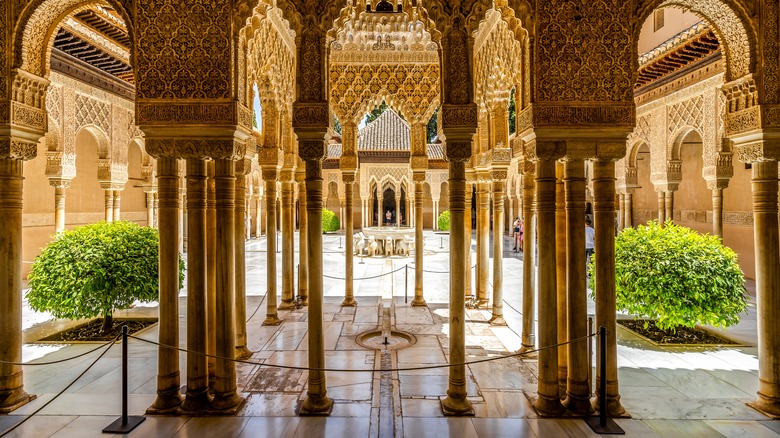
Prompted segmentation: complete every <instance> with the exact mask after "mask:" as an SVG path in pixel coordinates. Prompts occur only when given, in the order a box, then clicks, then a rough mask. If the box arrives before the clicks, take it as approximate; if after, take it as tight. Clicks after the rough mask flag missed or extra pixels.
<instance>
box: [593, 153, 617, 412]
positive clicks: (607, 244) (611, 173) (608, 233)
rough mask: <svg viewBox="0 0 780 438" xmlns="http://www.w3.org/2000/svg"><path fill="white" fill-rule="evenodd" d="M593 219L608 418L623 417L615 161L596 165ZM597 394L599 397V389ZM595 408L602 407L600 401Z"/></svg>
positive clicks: (600, 161)
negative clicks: (617, 282)
mask: <svg viewBox="0 0 780 438" xmlns="http://www.w3.org/2000/svg"><path fill="white" fill-rule="evenodd" d="M593 216H594V218H595V227H594V228H595V231H596V238H595V240H596V251H595V259H596V325H597V326H598V327H602V326H603V327H606V328H607V345H606V348H607V388H606V389H607V414H608V415H610V416H619V415H621V414H623V412H625V410H624V409H623V406H622V405H621V404H620V392H619V388H618V374H617V323H616V317H615V314H616V303H615V301H616V295H615V293H616V292H615V163H614V162H613V161H606V160H604V161H602V160H594V161H593ZM598 348H602V347H601V346H599V347H598ZM597 357H600V356H597ZM597 370H598V372H597V375H596V382H597V385H598V382H600V380H599V377H600V375H601V371H600V368H597ZM596 393H597V394H598V389H597V391H596ZM594 406H598V400H596V403H595V405H594Z"/></svg>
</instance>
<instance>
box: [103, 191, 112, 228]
mask: <svg viewBox="0 0 780 438" xmlns="http://www.w3.org/2000/svg"><path fill="white" fill-rule="evenodd" d="M104 191H105V215H104V217H105V221H106V222H113V221H114V191H113V190H104Z"/></svg>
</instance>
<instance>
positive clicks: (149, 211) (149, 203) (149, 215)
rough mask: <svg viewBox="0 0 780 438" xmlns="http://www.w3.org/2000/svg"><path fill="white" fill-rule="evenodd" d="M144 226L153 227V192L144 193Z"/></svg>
mask: <svg viewBox="0 0 780 438" xmlns="http://www.w3.org/2000/svg"><path fill="white" fill-rule="evenodd" d="M146 226H147V227H153V226H154V192H147V193H146Z"/></svg>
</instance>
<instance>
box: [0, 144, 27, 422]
mask: <svg viewBox="0 0 780 438" xmlns="http://www.w3.org/2000/svg"><path fill="white" fill-rule="evenodd" d="M32 150H33V151H34V150H35V149H34V148H33V149H32ZM30 158H34V155H33V156H32V157H30ZM23 167H24V162H23V161H21V160H16V159H13V158H6V157H4V158H0V224H2V227H3V230H2V232H0V311H2V315H3V316H2V318H0V333H2V336H0V361H3V362H15V363H20V362H21V361H22V185H23V184H22V181H23V180H24V178H23ZM22 377H23V376H22V367H21V366H19V365H12V364H9V363H0V413H2V414H7V413H9V412H11V411H13V410H14V409H16V408H18V407H20V406H22V405H24V404H26V403H27V402H29V401H30V400H32V399H34V398H35V396H33V395H29V394H27V392H25V390H24V379H23V378H22Z"/></svg>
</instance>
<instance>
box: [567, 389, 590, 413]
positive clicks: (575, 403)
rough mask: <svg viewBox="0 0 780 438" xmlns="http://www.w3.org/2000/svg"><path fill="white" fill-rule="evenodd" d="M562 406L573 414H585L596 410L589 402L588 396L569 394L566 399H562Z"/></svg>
mask: <svg viewBox="0 0 780 438" xmlns="http://www.w3.org/2000/svg"><path fill="white" fill-rule="evenodd" d="M563 407H565V408H566V410H568V411H569V412H570V413H572V414H573V415H578V416H587V415H591V414H593V413H594V412H596V410H595V409H593V406H592V405H591V404H590V398H588V397H573V396H572V395H571V394H569V396H568V397H566V400H564V401H563Z"/></svg>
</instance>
